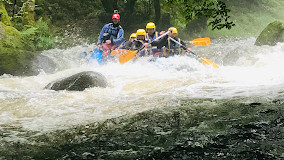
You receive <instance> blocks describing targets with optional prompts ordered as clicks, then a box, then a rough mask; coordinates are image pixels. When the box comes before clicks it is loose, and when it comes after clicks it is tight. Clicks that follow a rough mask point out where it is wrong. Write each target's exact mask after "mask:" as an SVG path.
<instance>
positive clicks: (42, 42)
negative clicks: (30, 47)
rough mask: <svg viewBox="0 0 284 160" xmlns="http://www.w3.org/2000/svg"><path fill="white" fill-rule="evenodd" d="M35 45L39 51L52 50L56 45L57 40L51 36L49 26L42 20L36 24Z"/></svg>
mask: <svg viewBox="0 0 284 160" xmlns="http://www.w3.org/2000/svg"><path fill="white" fill-rule="evenodd" d="M35 27H36V28H37V31H36V34H35V44H36V48H37V50H45V49H51V48H52V47H53V46H54V45H55V38H54V37H53V36H52V35H51V32H50V30H49V27H48V24H47V23H46V22H44V21H43V20H42V19H39V20H38V21H37V22H36V25H35Z"/></svg>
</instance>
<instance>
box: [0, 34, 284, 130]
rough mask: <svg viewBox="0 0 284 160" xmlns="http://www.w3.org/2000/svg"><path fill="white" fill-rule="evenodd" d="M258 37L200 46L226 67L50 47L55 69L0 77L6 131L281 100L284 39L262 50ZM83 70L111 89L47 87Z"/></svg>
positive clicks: (0, 126) (0, 116)
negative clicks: (195, 104)
mask: <svg viewBox="0 0 284 160" xmlns="http://www.w3.org/2000/svg"><path fill="white" fill-rule="evenodd" d="M254 41H255V39H254V38H249V39H241V40H231V41H229V40H227V41H215V42H214V41H213V43H212V44H211V46H210V47H193V49H194V51H195V52H196V53H197V54H199V55H200V56H202V57H205V58H208V59H210V60H212V61H213V62H215V63H217V64H218V65H219V66H220V68H219V69H215V68H213V67H212V66H206V65H204V64H202V63H201V62H199V61H198V60H196V59H194V58H191V57H189V56H175V57H170V58H160V59H157V60H156V61H155V62H149V61H148V59H147V58H140V59H138V60H137V61H135V62H134V61H131V62H129V63H127V64H124V65H120V64H118V63H110V64H107V65H104V66H99V65H98V64H96V63H94V64H92V65H88V64H87V63H85V61H84V60H83V59H80V53H81V52H83V51H87V52H89V51H90V50H91V49H92V48H93V47H94V46H93V45H89V46H76V47H73V48H70V49H67V50H59V49H53V50H49V51H44V52H43V53H42V54H44V55H47V56H48V57H50V58H51V59H52V60H53V61H54V62H56V63H57V64H58V69H57V72H56V73H54V74H47V73H44V72H42V73H40V74H39V75H37V76H31V77H16V76H10V75H3V76H1V77H0V130H5V129H7V128H8V129H9V128H22V129H24V130H31V131H40V132H47V131H52V130H57V129H66V128H69V127H71V126H73V125H78V124H87V123H92V122H96V121H101V120H105V119H108V118H112V117H118V116H121V115H125V114H135V113H138V112H142V111H145V110H149V109H154V108H161V107H163V106H166V105H173V106H174V105H178V102H177V101H176V100H177V99H179V98H189V99H190V98H213V99H222V98H234V97H251V96H261V97H266V98H274V97H277V96H278V93H279V92H281V91H283V90H284V71H283V68H284V63H283V62H284V44H283V43H282V44H278V45H277V46H261V47H257V46H254V45H253V43H254ZM82 71H95V72H99V73H101V74H103V75H104V76H105V77H106V79H107V81H108V83H109V87H107V88H90V89H86V90H85V91H82V92H74V91H72V92H71V91H51V90H46V89H44V87H45V86H46V85H47V84H48V83H49V82H51V81H54V80H56V79H59V78H62V77H67V76H71V75H73V74H75V73H79V72H82ZM14 134H18V133H14Z"/></svg>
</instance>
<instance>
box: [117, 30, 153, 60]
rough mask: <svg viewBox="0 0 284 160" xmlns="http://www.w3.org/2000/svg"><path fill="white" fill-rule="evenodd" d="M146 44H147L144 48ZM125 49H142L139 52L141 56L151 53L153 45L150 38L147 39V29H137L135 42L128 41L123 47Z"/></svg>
mask: <svg viewBox="0 0 284 160" xmlns="http://www.w3.org/2000/svg"><path fill="white" fill-rule="evenodd" d="M144 46H147V47H145V48H143V47H144ZM122 48H123V49H129V50H138V49H142V48H143V49H142V50H141V51H140V52H139V54H138V55H139V56H148V55H150V51H151V45H150V44H149V42H148V40H147V39H146V31H145V29H138V30H137V31H136V39H135V40H134V41H133V42H130V41H128V42H126V43H125V45H124V46H123V47H122Z"/></svg>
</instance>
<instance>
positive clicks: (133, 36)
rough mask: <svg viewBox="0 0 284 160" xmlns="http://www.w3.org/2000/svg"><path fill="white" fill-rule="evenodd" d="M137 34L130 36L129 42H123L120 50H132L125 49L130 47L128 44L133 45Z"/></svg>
mask: <svg viewBox="0 0 284 160" xmlns="http://www.w3.org/2000/svg"><path fill="white" fill-rule="evenodd" d="M136 37H137V36H136V33H132V34H131V35H130V36H129V40H128V41H123V42H122V43H121V44H120V46H119V48H118V49H130V48H125V46H129V45H127V43H132V42H133V41H134V40H135V39H136Z"/></svg>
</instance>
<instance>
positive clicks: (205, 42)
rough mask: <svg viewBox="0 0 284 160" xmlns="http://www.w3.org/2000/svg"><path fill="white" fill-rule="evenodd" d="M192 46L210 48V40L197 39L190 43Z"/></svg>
mask: <svg viewBox="0 0 284 160" xmlns="http://www.w3.org/2000/svg"><path fill="white" fill-rule="evenodd" d="M189 43H190V44H193V45H195V46H210V38H209V37H205V38H197V39H194V40H192V41H189Z"/></svg>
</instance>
